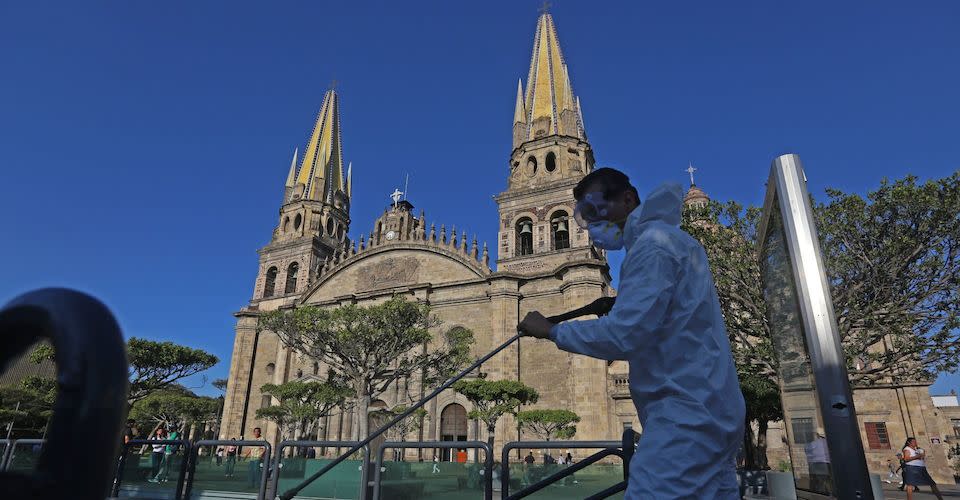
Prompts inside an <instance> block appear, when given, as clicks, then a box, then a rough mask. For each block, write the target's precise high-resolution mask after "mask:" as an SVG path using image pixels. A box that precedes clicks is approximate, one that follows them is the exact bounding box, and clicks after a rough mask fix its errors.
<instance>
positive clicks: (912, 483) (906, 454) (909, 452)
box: [903, 437, 943, 500]
mask: <svg viewBox="0 0 960 500" xmlns="http://www.w3.org/2000/svg"><path fill="white" fill-rule="evenodd" d="M926 457H927V454H926V452H924V451H923V448H919V447H917V440H916V438H912V437H908V438H907V442H905V443H903V463H904V465H903V484H905V485H906V489H907V500H913V490H914V488H915V487H917V486H921V485H924V484H925V485H927V486H930V489H932V490H933V494H934V495H936V496H937V498H938V499H939V500H943V496H942V495H940V490H939V489H938V488H937V483H935V482H934V481H933V478H932V477H930V473H929V472H927V463H926V461H925V460H924V459H925V458H926Z"/></svg>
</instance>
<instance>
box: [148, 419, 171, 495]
mask: <svg viewBox="0 0 960 500" xmlns="http://www.w3.org/2000/svg"><path fill="white" fill-rule="evenodd" d="M164 439H167V431H166V429H164V428H163V427H157V430H156V432H154V434H153V436H150V440H151V441H163V440H164ZM151 446H152V451H151V452H150V479H149V481H150V482H151V483H156V482H157V474H159V473H160V464H161V463H163V448H164V446H163V445H162V444H153V445H151Z"/></svg>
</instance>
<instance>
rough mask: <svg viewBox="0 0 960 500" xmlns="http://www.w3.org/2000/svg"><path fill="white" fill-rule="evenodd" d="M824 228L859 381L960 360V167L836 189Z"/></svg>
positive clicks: (823, 216) (823, 211)
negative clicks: (936, 175) (940, 174)
mask: <svg viewBox="0 0 960 500" xmlns="http://www.w3.org/2000/svg"><path fill="white" fill-rule="evenodd" d="M827 196H828V201H827V202H826V203H824V204H820V205H817V210H816V215H817V225H818V228H819V230H820V238H821V240H822V245H821V246H822V249H823V253H824V259H825V262H826V267H827V271H828V278H829V280H830V284H831V286H832V294H833V300H834V310H835V311H836V314H837V319H838V324H839V325H838V326H839V328H840V336H841V338H842V339H843V347H844V351H845V354H846V357H847V366H848V367H849V369H850V378H851V381H852V382H853V383H854V384H857V385H867V384H873V383H876V382H880V381H884V380H892V381H894V382H901V381H914V380H933V378H935V377H936V375H937V374H938V373H939V372H943V371H948V372H953V371H956V370H957V368H958V366H960V365H958V364H960V216H958V214H960V171H957V172H954V173H953V175H951V176H949V177H944V178H942V179H934V180H929V181H927V182H924V183H918V181H917V178H916V177H914V176H906V177H904V178H903V179H899V180H896V181H893V182H890V181H888V180H886V179H884V180H883V181H882V182H881V183H880V186H879V187H878V188H877V189H875V190H873V191H870V192H869V193H867V195H866V196H865V197H864V196H860V195H857V194H848V193H843V192H841V191H838V190H835V189H828V190H827Z"/></svg>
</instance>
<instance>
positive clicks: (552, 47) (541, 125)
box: [514, 12, 584, 140]
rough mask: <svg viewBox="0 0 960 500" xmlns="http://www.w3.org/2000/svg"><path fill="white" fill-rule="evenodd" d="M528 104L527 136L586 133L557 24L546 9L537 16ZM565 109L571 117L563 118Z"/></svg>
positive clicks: (532, 137) (529, 137)
mask: <svg viewBox="0 0 960 500" xmlns="http://www.w3.org/2000/svg"><path fill="white" fill-rule="evenodd" d="M525 104H526V109H525V112H526V118H527V119H526V120H524V121H525V122H526V123H527V140H530V139H535V138H537V137H542V136H545V135H568V136H572V137H584V133H583V126H582V124H581V122H580V120H579V113H578V112H577V109H576V98H575V97H574V94H573V88H572V86H571V85H570V78H569V76H568V75H567V65H566V63H565V62H564V60H563V53H562V52H561V51H560V41H559V40H558V39H557V30H556V26H554V24H553V17H552V16H551V15H550V14H549V13H546V12H544V13H543V14H541V15H540V18H539V19H538V20H537V33H536V35H535V36H534V39H533V55H532V57H531V59H530V73H529V74H528V76H527V92H526V99H525ZM564 112H568V113H569V114H568V115H567V116H570V117H571V118H570V119H564ZM514 121H515V122H516V121H517V120H514Z"/></svg>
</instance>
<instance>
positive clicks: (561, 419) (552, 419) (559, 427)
mask: <svg viewBox="0 0 960 500" xmlns="http://www.w3.org/2000/svg"><path fill="white" fill-rule="evenodd" d="M517 422H519V423H520V427H521V428H522V429H524V430H528V431H531V432H533V433H534V434H536V435H537V436H539V437H540V438H541V439H544V440H546V441H550V439H551V438H559V439H570V438H572V437H573V436H574V435H575V434H576V433H577V425H576V424H577V423H578V422H580V415H577V414H576V413H574V412H572V411H570V410H527V411H521V412H520V413H518V414H517Z"/></svg>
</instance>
